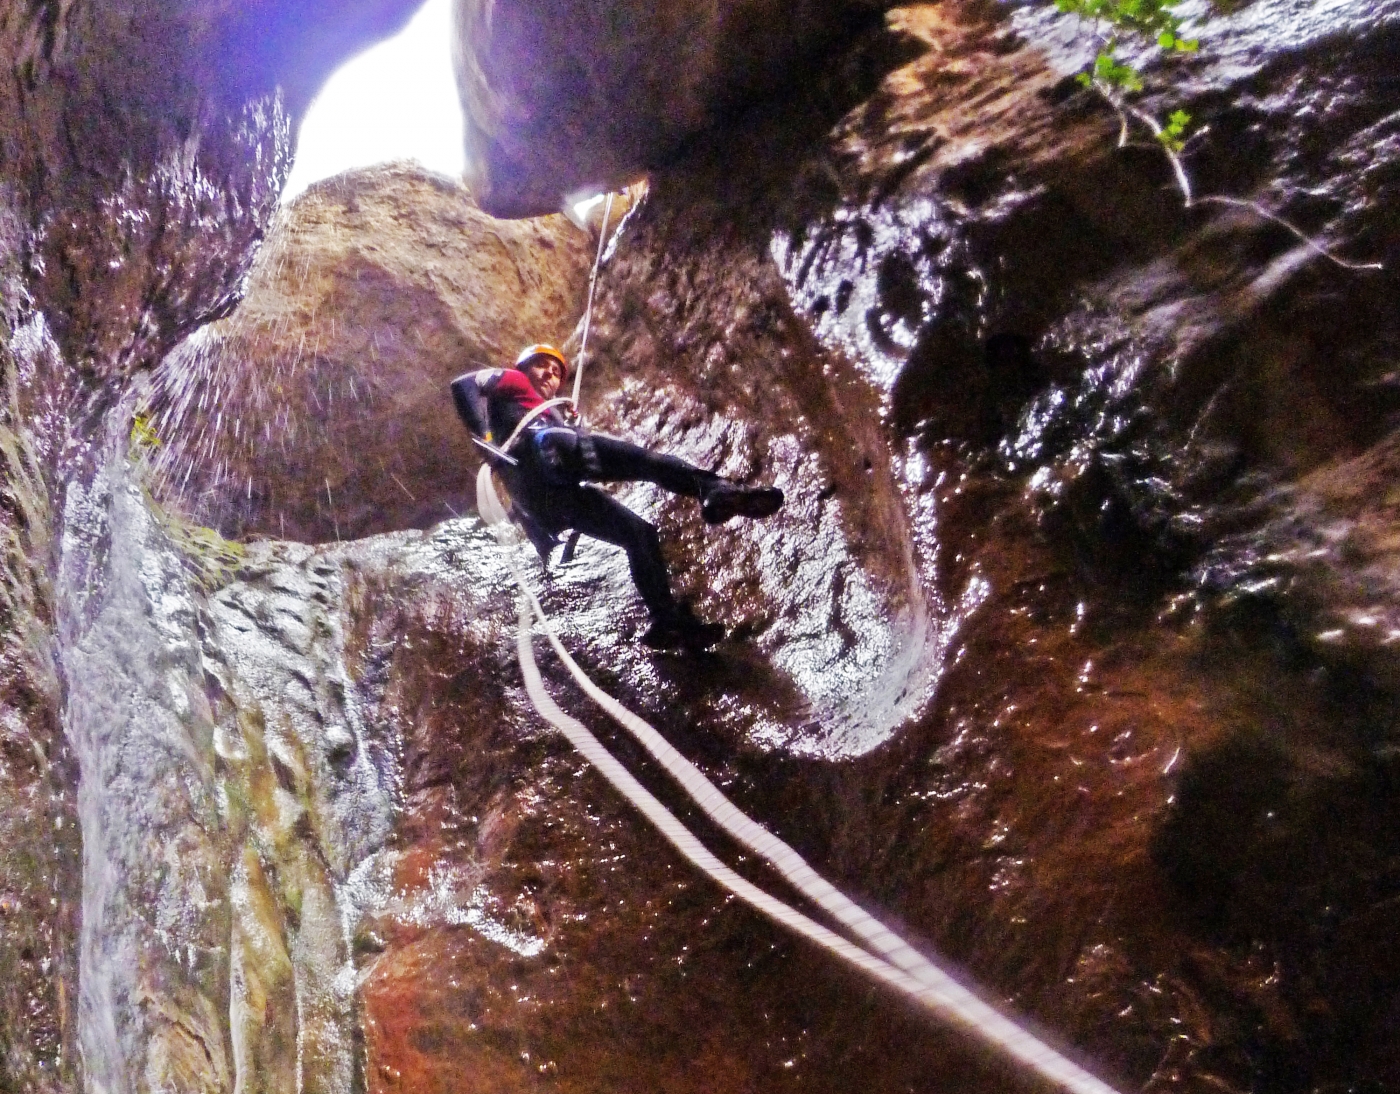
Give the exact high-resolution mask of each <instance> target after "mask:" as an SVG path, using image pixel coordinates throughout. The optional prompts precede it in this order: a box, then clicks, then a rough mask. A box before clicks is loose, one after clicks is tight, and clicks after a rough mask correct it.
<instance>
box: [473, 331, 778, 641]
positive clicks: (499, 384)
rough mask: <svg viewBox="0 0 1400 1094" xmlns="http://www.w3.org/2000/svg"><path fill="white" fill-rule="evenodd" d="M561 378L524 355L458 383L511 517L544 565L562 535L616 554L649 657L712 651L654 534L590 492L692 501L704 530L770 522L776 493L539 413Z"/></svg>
mask: <svg viewBox="0 0 1400 1094" xmlns="http://www.w3.org/2000/svg"><path fill="white" fill-rule="evenodd" d="M568 372H569V362H568V359H567V358H566V357H565V356H564V354H563V353H561V352H560V351H559V350H557V349H555V348H554V347H553V346H547V345H534V346H527V347H526V348H525V349H524V350H523V351H522V352H521V354H520V356H519V357H518V358H517V359H516V361H515V365H514V367H512V368H488V369H479V370H477V371H476V372H469V373H467V374H465V375H463V376H459V377H457V379H455V380H453V381H452V398H453V401H454V402H455V403H456V406H457V413H458V415H460V416H461V419H462V421H463V422H464V423H465V425H466V427H467V428H468V429H469V430H471V432H472V434H473V436H474V437H475V438H477V439H478V443H479V444H480V445H481V447H483V448H484V449H485V450H486V451H487V458H488V459H489V460H490V461H491V464H492V466H493V467H494V468H495V470H496V471H497V473H498V474H499V475H500V476H501V479H502V481H504V483H505V485H506V489H507V490H508V491H509V493H510V498H511V515H512V517H514V519H515V520H516V522H517V523H518V524H519V525H520V526H521V528H522V529H523V530H524V531H525V534H526V535H527V536H528V537H529V538H530V541H531V542H532V543H533V544H534V545H535V547H536V549H537V550H538V551H539V552H540V556H541V557H542V558H544V559H545V560H546V561H547V560H548V557H549V553H550V551H551V550H552V549H553V548H554V546H555V545H556V544H557V543H558V537H559V536H560V535H561V534H562V533H563V532H565V531H566V530H569V529H573V530H574V531H575V532H578V533H581V534H583V535H586V536H592V537H593V538H594V539H600V540H602V541H603V542H604V543H611V544H613V545H615V546H617V547H621V548H622V549H623V550H624V551H626V552H627V562H628V565H629V566H630V568H631V571H632V580H633V582H634V583H635V584H636V586H637V591H638V592H639V593H640V594H641V597H642V600H643V601H644V602H645V604H646V606H647V610H648V611H649V612H650V613H651V626H650V627H649V628H648V629H647V631H646V632H645V633H644V634H643V635H642V641H643V642H644V643H645V644H646V645H648V646H651V647H652V648H653V649H669V648H673V647H675V646H684V647H686V648H690V649H706V648H708V647H710V646H712V645H714V644H715V643H716V642H718V641H719V640H720V639H721V638H722V637H724V628H723V627H721V626H720V625H719V624H716V623H705V622H702V621H701V620H700V619H698V618H697V617H696V615H695V613H694V612H693V611H692V610H691V608H690V606H689V605H688V604H686V603H683V602H680V601H677V600H676V599H675V597H674V596H673V595H672V593H671V583H670V579H669V577H668V576H667V570H666V561H665V559H664V558H663V557H662V554H661V542H660V539H659V538H658V537H657V533H656V527H655V525H653V524H651V523H650V522H649V521H647V520H644V519H643V518H641V517H639V516H638V515H637V514H636V513H634V512H632V510H630V509H628V508H627V507H626V506H625V505H623V504H622V503H621V502H619V501H618V500H617V499H616V498H614V497H612V496H611V495H610V494H607V493H605V492H604V491H603V490H601V489H599V488H598V487H597V486H596V485H594V484H595V483H599V482H651V483H655V484H656V485H657V486H660V487H661V488H662V489H664V490H668V491H670V492H671V493H673V494H680V495H683V496H684V497H689V498H696V499H698V500H699V502H700V515H701V516H702V517H703V519H704V520H705V522H706V523H707V524H723V523H724V522H725V521H728V520H730V519H731V518H733V517H753V518H758V517H767V516H771V515H772V514H774V513H776V512H777V511H778V509H779V508H781V507H782V504H783V492H782V491H781V490H779V489H778V488H777V487H773V486H761V487H748V486H742V485H740V484H739V483H735V482H732V481H730V480H729V479H726V478H724V477H722V476H720V475H716V474H714V473H713V472H711V471H704V470H701V469H700V468H698V467H695V466H694V465H692V464H689V463H686V462H685V461H684V460H682V459H678V458H677V457H675V456H668V455H664V454H662V453H658V452H652V451H650V450H649V449H646V448H642V447H641V446H639V445H635V444H630V443H628V442H627V441H622V440H618V439H617V438H615V437H607V436H603V435H601V434H594V433H590V432H588V431H587V430H585V429H583V428H582V426H581V424H580V423H579V422H578V420H577V418H576V416H575V415H574V414H573V413H572V410H571V409H566V408H565V407H563V406H549V407H547V408H546V407H545V404H546V403H548V402H550V401H551V400H554V398H555V395H556V393H557V392H558V391H559V388H560V386H561V385H562V384H563V382H564V379H565V377H566V376H567V375H568ZM541 408H544V409H541ZM532 412H534V413H533V414H532ZM522 423H524V428H521V424H522ZM498 444H500V445H502V446H503V447H497V445H498Z"/></svg>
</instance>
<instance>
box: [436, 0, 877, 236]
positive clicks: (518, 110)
mask: <svg viewBox="0 0 1400 1094" xmlns="http://www.w3.org/2000/svg"><path fill="white" fill-rule="evenodd" d="M889 6H890V5H889V4H888V3H885V2H883V0H803V2H801V3H796V4H793V3H776V2H773V0H712V2H710V3H704V4H695V3H690V2H687V0H670V2H667V3H653V2H644V0H609V2H608V3H605V4H599V3H594V2H589V0H571V2H557V3H552V4H538V3H533V2H531V0H503V2H492V0H461V2H460V3H459V4H458V6H457V46H458V49H457V54H456V56H457V82H458V86H459V88H460V89H461V93H462V103H463V106H464V107H465V109H466V145H467V163H468V165H469V166H468V173H469V176H470V178H471V186H472V192H473V193H474V194H475V195H476V197H477V200H478V201H479V202H480V203H481V207H482V208H483V209H485V210H487V211H488V212H491V213H493V214H495V215H496V216H506V217H519V216H534V215H538V214H541V213H550V212H554V211H555V210H557V209H558V208H559V206H560V205H561V204H562V202H563V200H564V198H565V197H566V196H568V195H573V194H577V193H583V194H586V193H587V192H589V191H592V192H597V191H598V190H602V189H605V188H616V187H618V186H620V185H621V184H623V183H627V182H630V181H632V180H633V179H635V178H636V177H637V176H638V175H640V174H642V173H643V172H644V171H646V170H647V169H648V168H650V167H653V166H655V165H656V164H657V163H659V162H660V161H661V160H663V159H664V158H665V157H667V156H669V155H670V154H672V153H673V152H674V151H675V150H676V148H677V147H678V146H679V145H680V143H681V142H682V141H683V140H684V139H685V138H686V137H688V136H690V135H692V134H694V133H696V132H697V131H699V130H701V129H704V128H705V127H707V126H709V125H712V124H714V122H716V121H717V120H718V119H719V118H720V117H721V116H722V115H723V114H724V113H725V112H727V111H734V110H737V109H739V108H741V107H742V106H744V105H745V104H747V103H749V102H751V101H752V100H754V99H755V98H757V97H759V96H761V95H763V94H764V93H766V92H770V91H772V90H773V89H774V88H776V87H778V86H780V85H782V84H784V83H787V82H790V81H792V80H793V79H795V78H797V76H798V72H799V70H798V69H797V66H798V64H799V63H800V62H802V61H804V60H807V59H810V58H811V57H813V56H814V55H817V54H819V53H820V52H822V51H823V50H824V49H827V48H829V47H830V46H831V45H832V44H834V42H836V41H837V40H839V39H840V38H841V37H842V36H843V35H844V34H845V33H846V32H847V31H848V30H849V28H850V27H851V26H852V25H853V23H855V22H856V21H857V20H859V19H861V18H869V17H870V16H872V15H874V14H875V13H877V12H879V11H881V10H883V9H884V8H886V7H889Z"/></svg>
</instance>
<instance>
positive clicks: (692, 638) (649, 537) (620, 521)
mask: <svg viewBox="0 0 1400 1094" xmlns="http://www.w3.org/2000/svg"><path fill="white" fill-rule="evenodd" d="M546 505H547V506H548V508H549V514H550V519H551V520H552V521H555V522H558V523H559V524H561V525H563V526H565V527H570V528H573V529H574V530H575V531H578V532H582V533H583V534H584V535H586V536H592V537H593V538H594V539H600V540H602V541H603V542H604V543H611V544H613V545H614V546H615V547H621V548H622V549H623V550H624V551H626V552H627V565H628V567H629V569H630V570H631V572H632V583H633V584H634V585H636V586H637V592H639V593H640V594H641V596H642V601H643V602H644V603H645V604H646V606H647V610H648V611H649V612H650V613H651V618H652V627H651V629H650V630H649V631H648V632H647V634H646V635H645V636H643V640H644V641H646V642H648V644H650V645H656V646H668V645H678V644H689V645H696V646H709V645H713V644H714V643H715V642H717V641H719V639H720V638H722V637H723V636H724V628H722V627H720V626H718V625H716V624H705V623H701V622H700V621H699V620H698V619H696V618H695V616H694V614H693V613H692V612H691V611H690V609H689V608H688V607H687V606H686V605H684V604H678V603H677V602H676V599H675V597H674V596H672V595H671V582H670V578H669V576H668V575H667V572H666V560H665V558H664V557H663V556H662V554H661V540H660V539H659V538H658V536H657V534H656V527H655V525H653V524H652V523H651V522H650V521H647V520H644V519H643V518H642V517H639V516H638V515H637V514H636V513H634V512H632V510H630V509H628V508H627V506H625V505H623V504H622V503H621V502H620V501H618V500H617V499H616V498H614V497H612V496H611V495H609V494H605V493H603V491H601V490H599V489H597V488H596V487H592V486H577V487H571V488H563V489H556V490H551V491H549V497H548V500H547V501H546Z"/></svg>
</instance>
